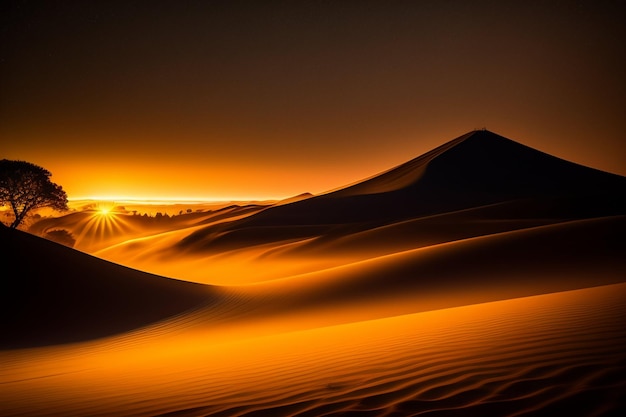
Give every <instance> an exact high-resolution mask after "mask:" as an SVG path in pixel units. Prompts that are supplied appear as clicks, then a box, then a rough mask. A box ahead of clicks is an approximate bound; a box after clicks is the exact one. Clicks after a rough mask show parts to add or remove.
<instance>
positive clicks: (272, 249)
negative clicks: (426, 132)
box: [0, 131, 626, 416]
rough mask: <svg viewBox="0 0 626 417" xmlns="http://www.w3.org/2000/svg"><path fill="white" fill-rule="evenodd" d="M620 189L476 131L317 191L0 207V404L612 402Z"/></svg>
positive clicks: (80, 410)
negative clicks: (6, 211) (157, 214)
mask: <svg viewBox="0 0 626 417" xmlns="http://www.w3.org/2000/svg"><path fill="white" fill-rule="evenodd" d="M625 190H626V178H623V177H620V176H616V175H613V174H609V173H605V172H601V171H597V170H594V169H592V168H587V167H583V166H580V165H576V164H572V163H570V162H567V161H563V160H560V159H558V158H554V157H552V156H550V155H546V154H543V153H541V152H539V151H536V150H533V149H530V148H527V147H525V146H523V145H521V144H519V143H517V142H513V141H511V140H509V139H507V138H503V137H501V136H498V135H496V134H493V133H491V132H487V131H475V132H470V133H468V134H466V135H463V136H461V137H459V138H456V139H454V140H452V141H450V142H447V143H445V144H444V145H442V146H441V147H439V148H437V149H435V150H433V151H431V152H429V153H427V154H425V155H422V156H420V157H418V158H415V159H413V160H411V161H409V162H407V163H406V164H403V165H400V166H399V167H396V168H393V169H391V170H389V171H386V172H384V173H381V174H379V175H375V176H373V177H372V178H369V179H367V180H364V181H362V182H359V183H357V184H354V185H351V186H347V187H342V188H340V189H338V190H335V191H331V192H328V193H325V194H322V195H318V196H311V195H308V194H303V195H300V196H296V197H294V198H292V199H288V200H285V201H281V202H266V203H263V204H241V205H238V204H235V205H229V206H226V207H219V208H209V209H206V210H198V211H192V212H189V213H187V212H185V213H180V214H179V215H175V216H171V217H170V216H168V217H167V218H160V219H156V218H154V217H150V216H140V215H136V214H132V213H129V212H127V211H118V212H112V213H106V214H105V213H100V212H98V211H97V210H93V209H88V210H82V211H77V212H73V213H70V214H67V215H65V216H60V217H55V218H47V219H43V220H41V221H39V222H38V223H35V224H33V225H32V227H31V228H30V229H29V232H30V233H26V232H24V231H19V230H9V229H7V228H6V227H0V237H1V242H2V248H1V249H2V250H1V251H0V253H1V256H2V257H3V258H2V259H3V262H4V263H5V265H6V264H9V263H13V264H15V265H18V266H19V268H18V273H16V274H7V275H8V278H5V279H3V290H2V298H3V299H2V305H1V309H2V315H1V317H2V322H1V323H2V337H0V349H1V350H0V363H1V364H2V365H1V367H0V414H1V415H3V416H4V415H6V416H43V415H49V416H99V415H101V416H156V415H171V416H174V415H176V416H209V415H210V416H214V415H215V416H244V415H246V416H247V415H262V416H265V415H267V416H331V415H359V416H361V415H362V416H368V415H371V416H413V415H429V416H431V415H446V416H447V415H459V416H460V415H463V416H465V415H472V416H474V415H477V416H523V415H546V416H553V415H575V416H578V415H581V416H583V415H584V416H613V415H622V414H623V413H624V412H625V411H626V400H625V399H624V395H623V393H624V392H625V390H626V372H625V371H626V327H624V325H623V320H624V317H625V316H626V244H625V243H624V239H623V236H624V235H625V232H626V194H625ZM58 229H65V230H68V231H70V232H71V233H72V235H73V236H74V237H75V238H76V241H75V243H74V247H73V248H71V247H67V246H64V245H61V244H59V243H56V242H51V241H49V240H47V239H44V238H43V237H42V236H45V235H46V232H48V231H51V230H58Z"/></svg>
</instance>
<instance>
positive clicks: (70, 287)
mask: <svg viewBox="0 0 626 417" xmlns="http://www.w3.org/2000/svg"><path fill="white" fill-rule="evenodd" d="M0 242H1V244H0V257H1V259H2V265H3V273H2V284H1V291H0V293H1V294H2V295H1V297H2V299H1V304H0V313H1V316H0V325H1V331H0V348H2V349H6V348H19V347H26V346H41V345H49V344H58V343H68V342H77V341H82V340H87V339H93V338H98V337H103V336H107V335H111V334H114V333H118V332H122V331H127V330H130V329H134V328H137V327H141V326H144V325H147V324H150V323H153V322H156V321H159V320H162V319H165V318H168V317H171V316H173V315H176V314H180V313H182V312H185V311H187V310H189V309H193V308H197V307H199V306H201V305H204V304H206V303H208V302H210V301H211V299H212V298H213V295H212V294H213V293H214V290H212V289H211V287H209V286H205V285H200V284H194V283H188V282H183V281H177V280H173V279H167V278H163V277H158V276H155V275H151V274H147V273H143V272H140V271H136V270H133V269H129V268H125V267H122V266H119V265H116V264H113V263H110V262H106V261H103V260H101V259H98V258H95V257H93V256H90V255H87V254H85V253H82V252H79V251H76V250H74V249H70V248H67V247H65V246H62V245H60V244H57V243H54V242H50V241H47V240H45V239H42V238H39V237H36V236H33V235H30V234H27V233H25V232H21V231H18V230H12V229H9V228H7V227H5V226H0Z"/></svg>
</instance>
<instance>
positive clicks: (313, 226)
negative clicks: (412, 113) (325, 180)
mask: <svg viewBox="0 0 626 417" xmlns="http://www.w3.org/2000/svg"><path fill="white" fill-rule="evenodd" d="M624 190H626V178H625V177H621V176H619V175H615V174H611V173H607V172H602V171H599V170H596V169H592V168H588V167H585V166H581V165H578V164H574V163H572V162H568V161H565V160H562V159H559V158H556V157H554V156H551V155H548V154H545V153H543V152H540V151H537V150H535V149H532V148H529V147H527V146H525V145H522V144H520V143H517V142H514V141H512V140H510V139H507V138H505V137H502V136H500V135H497V134H495V133H492V132H489V131H474V132H470V133H467V134H465V135H463V136H460V137H458V138H456V139H454V140H452V141H450V142H448V143H446V144H444V145H442V146H440V147H438V148H436V149H434V150H432V151H430V152H428V153H426V154H424V155H422V156H420V157H418V158H415V159H413V160H411V161H409V162H407V163H405V164H402V165H400V166H398V167H396V168H393V169H391V170H389V171H387V172H384V173H382V174H380V175H377V176H375V177H373V178H370V179H367V180H365V181H362V182H360V183H357V184H355V185H352V186H349V187H346V188H343V189H340V190H337V191H334V192H331V193H328V194H324V195H320V196H317V197H313V198H310V199H307V200H304V201H299V202H295V203H293V204H288V205H284V206H279V207H272V208H269V209H266V210H264V211H262V212H260V213H258V214H256V215H254V216H251V217H249V218H246V219H243V220H241V221H236V222H232V223H226V224H222V225H219V226H214V227H208V228H206V229H203V230H199V231H197V232H195V233H194V234H192V235H190V236H189V237H188V238H187V239H185V240H184V241H182V242H181V244H180V246H182V247H188V248H192V247H194V246H196V247H198V248H202V247H205V248H207V247H209V246H210V247H211V249H213V250H220V249H222V248H223V249H232V248H236V247H238V246H241V245H242V244H245V245H250V244H261V243H266V242H271V241H279V240H287V239H302V238H306V237H313V236H319V235H322V234H328V233H333V234H335V235H345V234H347V233H353V232H355V231H362V230H367V229H370V228H372V227H378V226H381V225H386V224H392V223H395V222H398V221H403V220H407V219H413V218H418V217H421V216H427V215H433V214H439V213H446V212H451V211H455V210H463V209H467V208H472V207H480V206H484V205H489V204H497V203H502V202H507V203H509V204H507V205H506V207H508V208H509V209H510V210H511V213H510V216H509V217H511V218H515V217H517V216H519V209H518V208H516V204H510V203H511V202H514V203H517V202H519V204H520V205H522V206H524V207H526V208H527V212H526V213H524V216H525V217H527V218H528V217H540V218H541V217H546V216H549V217H550V218H553V219H555V220H558V219H560V220H570V219H580V218H592V217H599V216H608V215H619V214H624V213H626V192H625V191H624ZM531 207H532V210H531V211H528V209H529V208H531ZM501 217H507V213H506V212H504V213H501Z"/></svg>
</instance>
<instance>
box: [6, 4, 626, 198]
mask: <svg viewBox="0 0 626 417" xmlns="http://www.w3.org/2000/svg"><path fill="white" fill-rule="evenodd" d="M625 12H626V2H624V1H603V0H600V1H598V0H595V1H588V0H583V1H550V2H546V1H532V0H531V1H485V0H477V1H471V2H469V1H446V0H438V1H393V0H390V1H326V0H320V1H284V2H278V1H249V2H242V1H208V0H207V1H158V0H153V1H41V2H37V1H16V0H8V1H5V2H2V5H1V6H0V16H1V17H0V24H1V27H0V30H1V43H0V158H7V159H19V160H26V161H29V162H32V163H35V164H37V165H40V166H43V167H44V168H46V169H48V170H49V171H50V172H52V180H53V181H54V182H56V183H58V184H60V185H61V186H63V188H64V189H65V190H66V191H67V193H68V197H69V198H70V199H79V198H110V199H161V200H162V199H178V200H185V199H188V200H198V199H201V200H205V199H206V200H221V199H268V198H269V199H274V198H283V197H289V196H292V195H296V194H300V193H303V192H311V193H321V192H325V191H328V190H331V189H335V188H338V187H341V186H343V185H347V184H350V183H353V182H355V181H358V180H360V179H362V178H365V177H370V176H372V175H374V174H376V173H378V172H381V171H384V170H386V169H389V168H392V167H393V166H396V165H398V164H400V163H403V162H405V161H407V160H409V159H412V158H414V157H416V156H418V155H420V154H422V153H424V152H427V151H428V150H430V149H432V148H434V147H436V146H438V145H440V144H442V143H444V142H446V141H448V140H451V139H454V138H455V137H458V136H460V135H462V134H464V133H466V132H468V131H471V130H473V129H477V128H483V127H484V128H487V129H489V130H491V131H493V132H495V133H498V134H500V135H503V136H505V137H508V138H510V139H513V140H516V141H518V142H521V143H524V144H526V145H528V146H532V147H534V148H537V149H539V150H542V151H544V152H548V153H551V154H553V155H556V156H559V157H561V158H564V159H568V160H571V161H574V162H577V163H581V164H584V165H587V166H592V167H594V168H598V169H602V170H606V171H609V172H613V173H618V174H621V175H626V136H625V133H626V117H625V116H626V114H625V111H624V105H625V103H626V100H625V99H626V82H625V77H624V74H626V60H625V46H624V45H625V44H626V43H625V42H624V40H625V39H626V29H625V27H626V25H624V21H625V17H626V13H625Z"/></svg>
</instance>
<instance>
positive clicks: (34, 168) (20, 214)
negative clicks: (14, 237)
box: [0, 159, 68, 229]
mask: <svg viewBox="0 0 626 417" xmlns="http://www.w3.org/2000/svg"><path fill="white" fill-rule="evenodd" d="M51 175H52V174H51V173H50V171H48V170H46V169H44V168H42V167H40V166H38V165H35V164H32V163H30V162H26V161H12V160H8V159H3V160H1V161H0V206H6V205H9V206H10V207H11V210H13V215H14V216H15V220H14V221H13V223H11V225H10V227H11V228H13V229H15V228H17V227H18V226H19V225H20V223H22V221H23V220H24V218H25V217H26V215H27V214H28V213H29V212H30V211H31V210H33V209H37V208H42V207H50V208H53V209H55V210H60V211H64V210H68V207H67V194H66V193H65V191H64V190H63V188H62V187H61V186H60V185H57V184H55V183H53V182H52V181H50V176H51Z"/></svg>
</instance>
